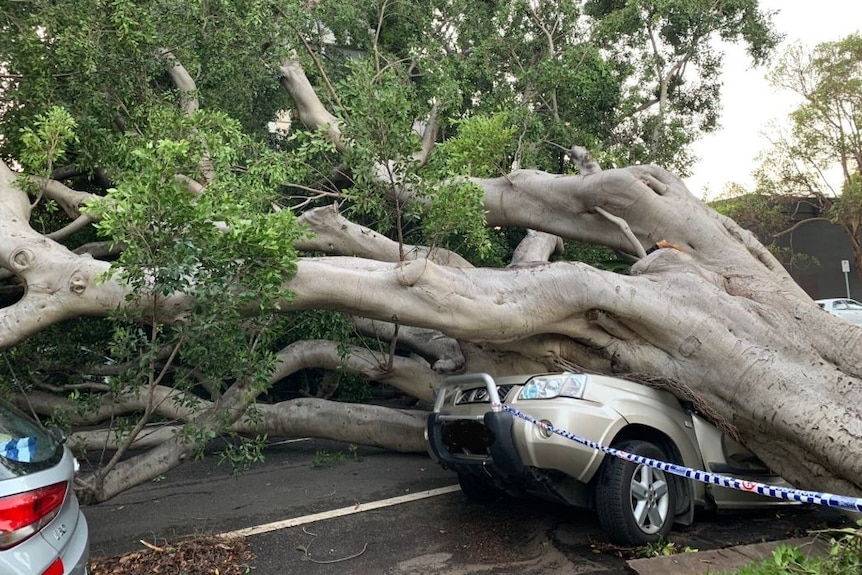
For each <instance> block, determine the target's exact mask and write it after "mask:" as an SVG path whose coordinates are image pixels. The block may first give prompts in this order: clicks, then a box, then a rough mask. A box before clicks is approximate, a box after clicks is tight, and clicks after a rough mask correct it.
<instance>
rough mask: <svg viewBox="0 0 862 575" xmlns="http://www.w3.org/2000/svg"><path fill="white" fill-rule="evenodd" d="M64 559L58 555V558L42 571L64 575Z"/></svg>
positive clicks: (44, 574) (48, 574)
mask: <svg viewBox="0 0 862 575" xmlns="http://www.w3.org/2000/svg"><path fill="white" fill-rule="evenodd" d="M63 572H64V571H63V560H62V559H60V558H59V557H57V560H56V561H54V562H53V563H51V565H50V566H49V567H48V568H47V569H45V570H44V571H42V575H63Z"/></svg>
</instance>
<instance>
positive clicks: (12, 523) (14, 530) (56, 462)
mask: <svg viewBox="0 0 862 575" xmlns="http://www.w3.org/2000/svg"><path fill="white" fill-rule="evenodd" d="M77 466H78V464H77V461H76V460H75V458H74V457H73V456H72V454H71V452H70V451H69V449H68V448H67V447H66V446H65V445H63V441H62V437H61V436H60V434H58V433H55V432H52V431H49V430H47V429H45V428H43V427H42V426H40V425H39V424H37V423H36V422H35V421H33V420H31V419H30V418H28V417H26V416H25V415H24V414H22V413H21V412H20V411H18V410H17V409H15V408H14V407H12V406H10V405H9V404H7V403H4V402H2V401H0V573H2V574H3V575H85V574H86V573H87V560H88V557H89V550H90V539H89V529H88V527H87V521H86V519H85V518H84V515H83V513H81V510H80V508H79V506H78V500H77V498H76V497H75V493H74V492H73V491H72V488H73V480H74V477H75V472H76V470H77Z"/></svg>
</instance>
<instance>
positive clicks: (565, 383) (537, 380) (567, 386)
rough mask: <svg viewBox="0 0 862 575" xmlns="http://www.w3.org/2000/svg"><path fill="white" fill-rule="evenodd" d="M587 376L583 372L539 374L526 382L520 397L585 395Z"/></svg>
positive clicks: (578, 396) (538, 397) (576, 396)
mask: <svg viewBox="0 0 862 575" xmlns="http://www.w3.org/2000/svg"><path fill="white" fill-rule="evenodd" d="M586 385H587V376H586V374H583V373H559V374H555V375H537V376H536V377H534V378H533V379H531V380H530V381H528V382H527V383H525V384H524V387H522V388H521V393H519V394H518V399H551V398H552V397H561V396H562V397H573V398H575V399H580V398H582V397H583V396H584V388H585V387H586Z"/></svg>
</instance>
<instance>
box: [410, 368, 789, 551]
mask: <svg viewBox="0 0 862 575" xmlns="http://www.w3.org/2000/svg"><path fill="white" fill-rule="evenodd" d="M502 402H505V404H506V405H507V406H510V407H511V408H513V409H515V410H518V411H519V412H522V413H524V414H526V415H528V416H529V417H531V418H533V419H534V420H536V421H537V422H540V423H542V424H544V425H536V424H534V423H532V422H529V421H526V420H524V419H523V418H520V417H515V416H514V415H513V414H512V413H511V412H509V411H506V410H502V409H500V405H501V403H502ZM552 429H558V430H565V431H567V432H569V433H571V434H574V435H576V436H578V437H580V438H583V439H585V440H587V441H589V442H595V443H597V444H601V445H604V446H608V447H612V448H615V449H618V450H621V451H624V452H628V453H632V454H637V455H642V456H645V457H649V458H651V459H655V460H659V461H663V462H668V463H675V464H678V465H681V466H685V467H689V468H692V469H697V470H704V471H708V472H712V473H715V474H721V475H725V476H732V477H735V478H738V479H741V480H744V481H757V482H761V483H769V484H773V485H778V486H782V487H790V485H789V484H788V483H787V482H786V481H784V480H783V479H782V478H781V477H779V476H778V475H776V474H775V473H774V472H773V471H771V470H770V469H769V468H768V467H767V466H766V465H764V464H763V463H762V462H761V461H760V460H759V459H758V458H757V457H756V456H755V455H754V454H753V453H751V452H750V451H749V450H747V449H746V448H745V447H743V446H742V445H741V444H739V443H738V442H737V441H735V440H734V439H733V438H732V437H731V436H730V435H729V434H728V433H725V432H722V431H720V430H719V429H718V428H717V427H716V426H715V425H713V424H712V423H710V422H709V421H707V419H706V418H705V417H704V416H703V415H702V414H700V413H699V412H698V411H697V410H696V409H695V408H694V406H693V405H691V404H689V403H687V402H681V401H680V400H679V399H677V397H676V396H674V395H673V394H671V393H670V392H668V391H664V390H660V389H655V388H653V387H651V386H648V385H644V384H641V383H637V382H634V381H630V380H626V379H620V378H615V377H609V376H604V375H598V374H587V373H570V372H561V373H547V374H533V375H521V376H507V377H496V378H495V377H492V376H490V375H488V374H486V373H473V374H466V375H456V376H451V377H449V378H447V379H446V380H445V382H444V384H443V385H442V386H441V387H440V389H438V391H437V396H436V399H435V403H434V409H433V412H432V413H431V414H430V415H429V417H428V424H427V428H426V439H427V444H428V450H429V453H430V454H431V456H432V458H433V459H434V460H436V461H437V462H438V463H439V464H441V465H442V466H443V467H444V468H446V469H449V470H451V471H453V472H455V473H457V475H458V482H459V484H460V486H461V490H462V491H463V493H464V495H465V496H466V497H467V498H468V499H471V500H474V501H481V502H489V501H494V500H497V499H499V497H500V496H501V495H509V496H516V497H539V498H543V499H547V500H551V501H557V502H561V503H564V504H566V505H569V506H572V507H576V508H584V509H591V510H594V511H595V512H596V513H597V514H598V519H599V522H600V524H601V526H602V528H603V529H604V530H605V531H606V532H607V534H608V536H609V539H610V540H611V541H612V542H614V543H616V544H620V545H633V546H637V545H645V544H648V543H651V542H655V541H658V540H660V539H662V538H664V537H665V536H666V535H667V534H668V533H669V532H670V530H671V529H672V527H673V525H674V524H681V525H690V524H692V523H693V521H694V512H695V510H696V509H698V508H701V509H707V510H737V509H747V508H757V507H763V506H772V505H793V504H794V503H793V502H789V501H784V500H779V499H773V498H769V497H764V496H762V495H758V494H755V493H748V492H744V491H738V490H734V489H728V488H724V487H718V486H715V485H710V484H705V483H702V482H699V481H694V480H691V479H688V478H685V477H681V476H678V475H674V474H671V473H666V472H664V471H662V470H661V469H656V468H653V467H650V466H647V465H644V464H639V463H636V462H634V461H630V460H626V459H622V458H619V457H615V456H613V455H609V454H606V453H604V452H603V451H600V450H597V449H594V448H592V447H589V446H587V445H584V444H581V443H579V442H576V441H572V440H571V439H569V438H566V437H563V436H561V435H560V434H557V433H554V432H553V431H552Z"/></svg>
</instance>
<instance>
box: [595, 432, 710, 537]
mask: <svg viewBox="0 0 862 575" xmlns="http://www.w3.org/2000/svg"><path fill="white" fill-rule="evenodd" d="M635 439H639V440H642V441H649V442H650V443H653V444H655V445H656V447H659V448H660V449H661V450H662V451H663V452H665V453H667V454H668V456H669V459H670V461H669V462H668V463H675V464H677V465H685V458H684V457H683V455H682V452H681V451H680V448H679V447H678V446H677V444H676V442H675V441H674V440H673V438H671V437H670V436H669V435H667V434H666V433H664V432H662V431H661V430H658V429H656V428H654V427H649V426H647V425H641V424H630V425H627V426H625V427H623V428H622V429H620V430H619V432H617V434H616V435H615V436H614V438H613V440H612V441H611V442H610V444H609V445H611V446H613V445H616V444H619V443H620V442H622V441H627V440H635ZM605 457H613V455H610V454H605ZM598 475H599V474H598V473H597V474H596V475H595V476H594V477H593V479H592V481H591V485H590V491H591V493H592V497H595V489H596V485H595V484H596V482H597V480H598ZM669 475H670V477H671V479H673V481H672V483H671V484H672V486H673V489H674V490H675V492H676V510H675V512H674V523H677V524H680V525H691V524H692V523H694V510H695V493H694V486H693V484H692V481H691V480H689V479H686V478H684V477H680V476H678V475H673V474H669Z"/></svg>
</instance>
